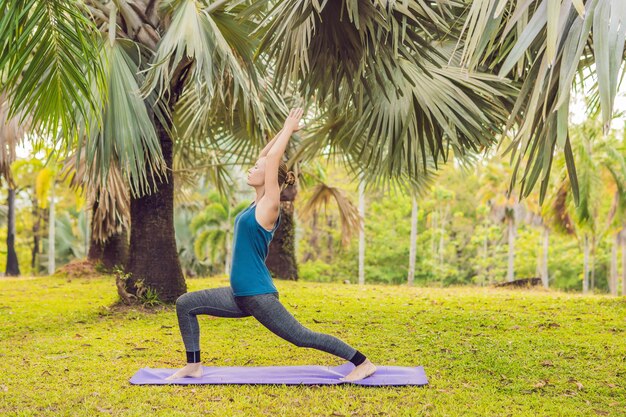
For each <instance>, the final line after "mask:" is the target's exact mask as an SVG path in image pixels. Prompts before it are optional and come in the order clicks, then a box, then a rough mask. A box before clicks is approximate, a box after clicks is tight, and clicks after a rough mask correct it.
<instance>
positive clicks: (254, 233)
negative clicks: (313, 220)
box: [230, 202, 280, 297]
mask: <svg viewBox="0 0 626 417" xmlns="http://www.w3.org/2000/svg"><path fill="white" fill-rule="evenodd" d="M279 210H280V209H279ZM255 211H256V204H254V202H253V203H252V204H250V206H249V207H248V208H246V209H245V210H243V211H242V212H240V213H239V214H237V216H236V217H235V231H234V233H233V258H232V264H231V270H230V286H231V288H232V289H233V294H234V295H235V296H236V297H237V296H244V295H257V294H268V293H278V290H277V289H276V287H275V286H274V283H273V282H272V277H271V276H270V272H269V270H268V269H267V266H266V265H265V259H266V258H267V253H268V251H269V246H270V242H271V241H272V238H273V237H274V232H276V229H277V228H278V225H279V224H280V211H279V212H278V219H277V221H276V225H274V228H273V229H272V231H271V232H270V231H269V230H267V229H265V228H264V227H263V226H261V225H260V224H259V222H258V221H257V220H256V218H255V217H254V214H255Z"/></svg>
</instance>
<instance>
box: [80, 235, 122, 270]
mask: <svg viewBox="0 0 626 417" xmlns="http://www.w3.org/2000/svg"><path fill="white" fill-rule="evenodd" d="M87 258H88V259H90V260H92V261H94V262H98V261H100V262H102V265H103V266H104V267H105V268H106V269H108V270H111V269H112V268H113V267H114V266H115V265H120V266H121V267H124V265H126V263H127V262H128V231H126V230H124V231H123V232H121V233H117V234H114V235H111V236H109V238H108V239H107V240H106V241H104V242H98V241H96V240H94V239H93V238H92V239H91V242H90V245H89V253H88V255H87Z"/></svg>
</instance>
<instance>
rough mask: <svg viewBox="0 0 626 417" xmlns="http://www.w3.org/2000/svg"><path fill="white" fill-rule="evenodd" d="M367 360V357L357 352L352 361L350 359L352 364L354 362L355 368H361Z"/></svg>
mask: <svg viewBox="0 0 626 417" xmlns="http://www.w3.org/2000/svg"><path fill="white" fill-rule="evenodd" d="M365 359H366V358H365V355H363V354H362V353H361V352H359V351H358V350H357V351H356V353H355V354H354V356H353V357H352V359H350V362H352V363H353V364H354V366H359V365H360V364H362V363H363V362H365Z"/></svg>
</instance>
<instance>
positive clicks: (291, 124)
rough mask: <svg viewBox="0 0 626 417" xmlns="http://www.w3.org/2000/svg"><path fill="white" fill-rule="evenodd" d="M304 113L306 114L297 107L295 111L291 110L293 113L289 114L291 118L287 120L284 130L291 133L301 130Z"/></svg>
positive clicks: (288, 117)
mask: <svg viewBox="0 0 626 417" xmlns="http://www.w3.org/2000/svg"><path fill="white" fill-rule="evenodd" d="M302 113H304V111H303V110H302V107H296V108H294V109H291V112H289V116H287V119H286V120H285V126H284V129H285V130H289V131H291V132H297V131H298V130H300V129H301V127H300V118H301V117H302Z"/></svg>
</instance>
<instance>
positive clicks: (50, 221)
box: [48, 180, 56, 275]
mask: <svg viewBox="0 0 626 417" xmlns="http://www.w3.org/2000/svg"><path fill="white" fill-rule="evenodd" d="M54 183H55V180H52V185H51V186H50V216H49V218H48V274H49V275H52V274H54V270H55V269H56V268H55V264H54V258H55V253H54V236H55V232H54V221H55V218H56V215H55V213H54Z"/></svg>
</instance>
